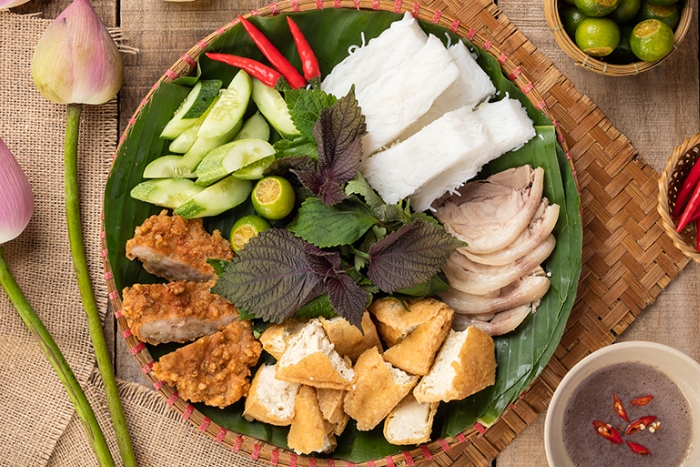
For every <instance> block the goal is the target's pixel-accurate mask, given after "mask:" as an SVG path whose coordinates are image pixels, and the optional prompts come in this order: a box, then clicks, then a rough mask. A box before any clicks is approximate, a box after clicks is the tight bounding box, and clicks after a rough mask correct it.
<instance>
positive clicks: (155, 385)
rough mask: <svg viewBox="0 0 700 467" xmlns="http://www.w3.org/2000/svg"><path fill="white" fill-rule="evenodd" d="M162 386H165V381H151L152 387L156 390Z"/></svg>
mask: <svg viewBox="0 0 700 467" xmlns="http://www.w3.org/2000/svg"><path fill="white" fill-rule="evenodd" d="M163 386H165V381H156V382H155V383H153V389H155V390H156V391H160V388H162V387H163Z"/></svg>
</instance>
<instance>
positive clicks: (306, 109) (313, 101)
mask: <svg viewBox="0 0 700 467" xmlns="http://www.w3.org/2000/svg"><path fill="white" fill-rule="evenodd" d="M284 99H285V101H287V107H288V108H289V115H290V116H291V117H292V122H293V123H294V126H296V127H297V129H298V130H299V131H300V132H301V134H302V135H303V136H304V137H306V139H307V140H309V141H315V140H314V135H313V128H314V125H315V124H316V122H317V121H318V118H319V117H320V116H321V111H322V110H323V109H325V108H327V107H330V106H332V105H333V104H335V103H336V102H337V100H338V99H337V98H336V97H335V96H334V95H332V94H327V93H325V92H323V91H321V90H306V89H305V90H289V91H287V92H285V93H284Z"/></svg>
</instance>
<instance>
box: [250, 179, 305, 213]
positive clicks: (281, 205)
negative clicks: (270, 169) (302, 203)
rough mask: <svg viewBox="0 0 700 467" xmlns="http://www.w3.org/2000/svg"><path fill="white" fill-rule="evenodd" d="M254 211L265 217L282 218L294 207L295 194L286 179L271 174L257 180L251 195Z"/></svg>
mask: <svg viewBox="0 0 700 467" xmlns="http://www.w3.org/2000/svg"><path fill="white" fill-rule="evenodd" d="M251 197H252V201H253V208H254V209H255V212H257V213H258V214H260V215H261V216H262V217H264V218H265V219H270V220H279V219H284V218H285V217H287V216H288V215H289V213H291V212H292V209H294V201H295V199H296V195H295V194H294V188H292V184H291V183H289V182H288V181H287V179H285V178H282V177H278V176H272V177H264V178H262V179H260V180H259V181H258V183H257V184H256V185H255V188H253V193H252V195H251Z"/></svg>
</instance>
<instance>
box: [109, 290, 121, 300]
mask: <svg viewBox="0 0 700 467" xmlns="http://www.w3.org/2000/svg"><path fill="white" fill-rule="evenodd" d="M117 298H119V292H117V291H116V290H115V291H114V292H110V293H109V299H110V300H116V299H117Z"/></svg>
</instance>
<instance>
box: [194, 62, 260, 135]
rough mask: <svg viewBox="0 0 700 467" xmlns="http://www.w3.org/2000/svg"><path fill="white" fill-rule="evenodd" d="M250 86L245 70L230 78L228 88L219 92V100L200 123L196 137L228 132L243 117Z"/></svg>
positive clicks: (251, 86) (250, 90) (251, 85)
mask: <svg viewBox="0 0 700 467" xmlns="http://www.w3.org/2000/svg"><path fill="white" fill-rule="evenodd" d="M252 88H253V83H252V82H251V81H250V76H248V73H246V72H245V71H243V70H240V71H239V72H238V73H237V74H236V76H235V77H234V78H233V80H231V84H229V86H228V88H227V89H224V90H222V91H221V92H220V93H219V101H218V102H217V103H216V104H215V105H214V107H213V108H212V109H211V112H210V113H209V115H208V116H207V118H206V119H205V120H204V123H202V128H200V129H199V133H198V134H197V137H199V138H221V137H222V136H223V135H225V134H227V133H230V132H231V130H232V129H233V128H235V126H236V125H238V124H239V123H240V122H241V120H242V119H243V115H244V114H245V111H246V109H247V108H248V102H249V101H250V95H251V92H252ZM234 136H235V135H234ZM232 137H233V136H232Z"/></svg>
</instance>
